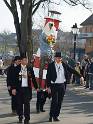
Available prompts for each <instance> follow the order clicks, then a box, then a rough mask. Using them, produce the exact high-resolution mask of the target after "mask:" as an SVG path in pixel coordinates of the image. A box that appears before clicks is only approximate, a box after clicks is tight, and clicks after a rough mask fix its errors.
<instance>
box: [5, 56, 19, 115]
mask: <svg viewBox="0 0 93 124" xmlns="http://www.w3.org/2000/svg"><path fill="white" fill-rule="evenodd" d="M19 64H20V57H19V56H15V57H14V59H13V60H12V62H11V65H10V66H9V67H8V68H7V69H6V74H7V79H6V81H7V88H8V91H9V94H10V96H11V109H12V114H16V112H17V99H16V95H13V94H12V93H11V90H12V89H11V84H12V83H13V82H14V76H13V75H14V72H15V70H16V67H17V66H18V65H19Z"/></svg>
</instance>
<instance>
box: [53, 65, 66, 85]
mask: <svg viewBox="0 0 93 124" xmlns="http://www.w3.org/2000/svg"><path fill="white" fill-rule="evenodd" d="M55 68H56V73H57V78H56V81H55V82H53V81H51V83H58V84H60V83H64V82H65V81H66V79H65V73H64V68H63V66H62V63H59V64H58V63H55Z"/></svg>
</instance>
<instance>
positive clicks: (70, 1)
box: [64, 0, 78, 6]
mask: <svg viewBox="0 0 93 124" xmlns="http://www.w3.org/2000/svg"><path fill="white" fill-rule="evenodd" d="M64 2H65V3H67V4H68V5H70V6H76V5H78V4H77V3H75V2H74V1H72V0H69V1H67V0H64Z"/></svg>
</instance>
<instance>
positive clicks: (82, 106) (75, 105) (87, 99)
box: [63, 90, 93, 116]
mask: <svg viewBox="0 0 93 124" xmlns="http://www.w3.org/2000/svg"><path fill="white" fill-rule="evenodd" d="M64 102H65V103H66V104H63V109H64V107H66V109H64V110H69V108H70V109H71V111H68V114H80V113H84V114H88V115H87V116H93V109H92V108H93V98H92V96H87V95H80V94H76V93H75V92H74V91H73V90H67V92H66V95H65V98H64ZM90 114H92V115H90Z"/></svg>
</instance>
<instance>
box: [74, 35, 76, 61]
mask: <svg viewBox="0 0 93 124" xmlns="http://www.w3.org/2000/svg"><path fill="white" fill-rule="evenodd" d="M74 60H76V34H74Z"/></svg>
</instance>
